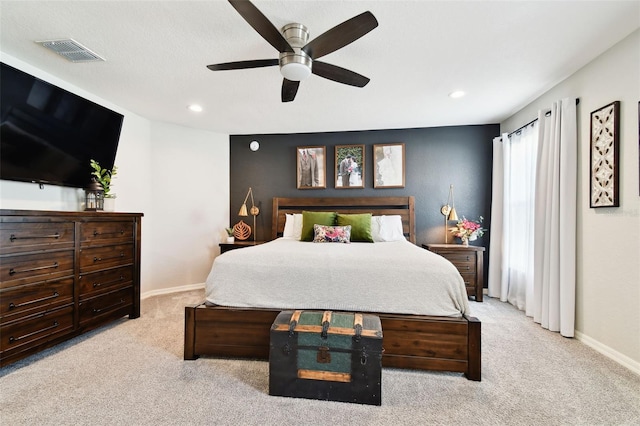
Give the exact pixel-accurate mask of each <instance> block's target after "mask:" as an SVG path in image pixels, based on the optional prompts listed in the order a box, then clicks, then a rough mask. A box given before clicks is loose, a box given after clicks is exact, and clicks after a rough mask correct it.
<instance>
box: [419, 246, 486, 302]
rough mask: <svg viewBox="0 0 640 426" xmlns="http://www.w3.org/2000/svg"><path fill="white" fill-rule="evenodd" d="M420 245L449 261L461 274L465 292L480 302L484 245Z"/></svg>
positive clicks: (482, 282)
mask: <svg viewBox="0 0 640 426" xmlns="http://www.w3.org/2000/svg"><path fill="white" fill-rule="evenodd" d="M422 247H423V248H426V249H428V250H429V251H432V252H434V253H436V254H439V255H440V256H442V257H444V258H445V259H447V260H448V261H449V262H451V263H452V264H453V266H455V267H456V269H457V270H458V272H459V273H460V275H461V276H462V279H463V280H464V286H465V288H466V290H467V294H468V295H469V296H474V297H475V299H476V302H482V291H483V289H482V287H483V284H484V276H483V274H484V266H483V254H482V252H484V250H485V249H484V247H478V246H462V245H456V244H423V245H422Z"/></svg>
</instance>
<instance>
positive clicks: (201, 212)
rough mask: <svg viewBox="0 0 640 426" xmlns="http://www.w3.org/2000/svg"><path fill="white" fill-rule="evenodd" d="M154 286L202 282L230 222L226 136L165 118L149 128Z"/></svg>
mask: <svg viewBox="0 0 640 426" xmlns="http://www.w3.org/2000/svg"><path fill="white" fill-rule="evenodd" d="M151 139H152V141H153V142H152V149H151V165H152V169H153V172H152V174H153V176H154V178H153V187H152V195H151V196H152V199H153V201H152V209H151V210H152V211H153V223H152V224H151V227H152V231H151V232H152V234H153V247H152V248H151V255H152V257H153V265H154V269H153V272H152V279H153V285H152V286H149V288H143V289H142V292H143V293H144V292H145V291H148V290H154V291H156V292H157V291H159V290H161V289H167V288H172V287H178V286H183V285H185V284H196V283H203V282H204V281H205V279H206V277H207V274H208V273H209V270H210V269H211V263H212V262H213V259H214V257H215V256H216V255H217V254H219V252H220V250H219V247H218V243H220V242H221V238H222V236H223V235H226V233H225V231H224V228H225V227H226V226H229V225H228V223H229V137H228V135H222V134H218V133H212V132H205V131H200V130H194V129H189V128H186V127H181V126H176V125H172V124H165V123H153V125H152V127H151Z"/></svg>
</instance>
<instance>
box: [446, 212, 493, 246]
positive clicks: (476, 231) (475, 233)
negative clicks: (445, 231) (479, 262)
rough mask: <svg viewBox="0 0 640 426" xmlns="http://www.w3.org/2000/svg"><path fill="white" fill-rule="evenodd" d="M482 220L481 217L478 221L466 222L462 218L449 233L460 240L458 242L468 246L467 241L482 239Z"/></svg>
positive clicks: (483, 230)
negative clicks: (460, 241)
mask: <svg viewBox="0 0 640 426" xmlns="http://www.w3.org/2000/svg"><path fill="white" fill-rule="evenodd" d="M483 220H484V218H483V217H482V216H480V219H479V220H478V221H474V220H468V219H467V218H465V217H464V216H462V219H460V220H458V223H456V227H455V228H451V233H452V234H453V236H454V237H458V238H460V240H462V244H464V245H465V246H468V245H469V241H475V240H477V239H478V237H482V236H483V235H484V232H485V231H486V229H485V228H483V227H482V221H483Z"/></svg>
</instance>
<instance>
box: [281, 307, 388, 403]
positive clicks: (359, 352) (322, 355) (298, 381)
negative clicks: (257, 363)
mask: <svg viewBox="0 0 640 426" xmlns="http://www.w3.org/2000/svg"><path fill="white" fill-rule="evenodd" d="M381 374H382V326H381V324H380V318H378V317H377V316H375V315H370V314H359V313H351V312H331V311H283V312H280V314H278V316H277V317H276V319H275V321H274V323H273V325H272V326H271V341H270V351H269V394H270V395H278V396H290V397H300V398H311V399H322V400H330V401H342V402H355V403H360V404H371V405H380V404H381V392H380V391H381Z"/></svg>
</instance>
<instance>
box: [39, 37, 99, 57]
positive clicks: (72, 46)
mask: <svg viewBox="0 0 640 426" xmlns="http://www.w3.org/2000/svg"><path fill="white" fill-rule="evenodd" d="M36 43H38V44H40V45H42V46H44V47H46V48H47V49H50V50H53V51H54V52H56V53H57V54H58V55H60V56H64V57H65V58H66V59H68V60H69V61H71V62H95V61H106V59H104V58H103V57H101V56H100V55H98V54H97V53H95V52H92V51H91V50H89V49H87V48H86V47H85V46H83V45H81V44H80V43H78V42H77V41H75V40H73V39H70V38H66V39H60V40H46V41H36Z"/></svg>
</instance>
